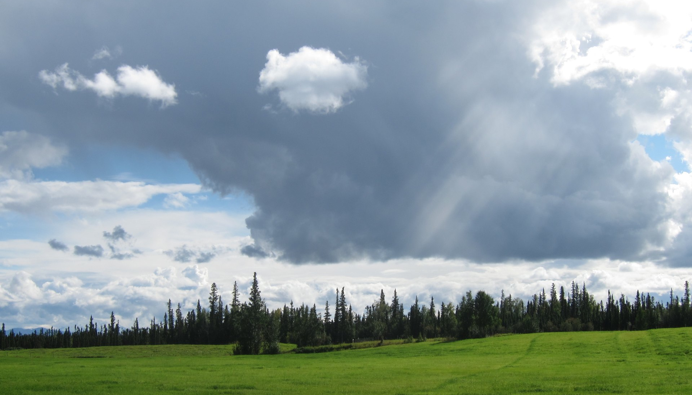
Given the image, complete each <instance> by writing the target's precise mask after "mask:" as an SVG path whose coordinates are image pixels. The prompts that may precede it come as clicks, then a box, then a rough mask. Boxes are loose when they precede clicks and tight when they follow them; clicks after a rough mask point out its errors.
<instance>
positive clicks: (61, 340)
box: [0, 273, 692, 354]
mask: <svg viewBox="0 0 692 395" xmlns="http://www.w3.org/2000/svg"><path fill="white" fill-rule="evenodd" d="M205 305H206V306H203V305H202V303H201V302H200V301H199V300H198V301H197V307H196V308H195V309H193V310H190V311H187V312H183V311H182V309H181V306H180V304H178V305H177V308H175V309H174V307H173V304H172V303H171V301H170V300H169V301H168V306H167V311H166V312H164V315H163V317H164V318H163V321H160V322H157V321H156V318H154V319H152V320H151V321H150V322H149V323H148V325H144V326H140V323H139V320H137V319H135V322H134V325H133V326H132V327H130V328H121V327H120V323H119V322H118V321H117V320H116V318H115V315H114V313H111V317H110V322H108V323H106V324H102V325H99V324H98V323H96V322H94V320H93V318H91V319H90V320H89V323H88V324H87V325H85V326H84V327H83V328H82V327H78V326H76V325H75V326H74V328H72V329H71V328H66V329H64V330H60V329H53V328H51V329H42V330H39V331H37V332H34V333H31V334H17V333H14V332H13V331H10V333H9V334H8V333H6V331H5V324H2V331H1V332H0V349H3V350H5V349H18V348H66V347H95V346H123V345H158V344H236V346H235V348H234V352H235V353H236V354H259V353H268V354H272V353H278V352H279V343H294V344H297V346H298V347H300V348H305V347H308V348H309V347H316V346H325V345H330V344H342V343H351V342H358V341H365V340H375V341H376V340H380V341H384V340H385V339H404V340H405V341H411V342H413V341H422V340H425V339H426V338H440V337H442V338H449V339H470V338H479V337H486V336H491V335H495V334H501V333H533V332H555V331H593V330H599V331H613V330H644V329H653V328H674V327H683V326H689V325H692V311H690V289H689V283H688V282H687V281H686V282H685V287H684V295H683V298H682V300H680V298H679V297H678V296H675V295H674V294H673V290H671V291H670V300H668V301H666V303H665V305H664V304H663V303H661V302H660V301H657V300H654V297H652V296H651V295H649V294H648V293H647V294H646V295H644V294H643V293H640V292H639V291H637V295H636V297H635V299H634V301H633V302H630V301H629V300H628V299H627V298H626V297H625V296H624V295H620V297H619V298H617V299H616V298H615V296H614V295H613V294H611V293H610V291H608V298H607V300H606V301H605V302H604V301H600V302H596V301H595V300H594V298H593V296H592V295H591V294H589V293H588V291H587V290H586V286H585V285H582V286H581V288H580V287H579V285H578V284H575V283H574V282H572V284H571V287H570V289H569V290H565V289H564V287H560V289H559V290H558V289H556V287H555V284H553V286H552V287H551V289H550V290H549V292H548V293H546V291H545V289H544V290H542V291H541V292H540V293H539V294H535V295H533V297H532V298H530V299H529V300H528V301H526V302H524V301H523V300H521V299H519V298H512V296H511V295H509V296H505V295H504V292H503V293H502V296H501V297H500V299H499V300H498V301H496V300H494V299H493V298H492V297H491V296H490V295H488V294H487V293H485V292H484V291H478V292H477V293H476V294H475V295H473V294H472V293H471V291H468V292H467V293H466V295H464V296H463V297H462V298H461V301H460V302H459V303H458V304H457V305H454V304H453V303H451V302H450V303H444V302H443V303H441V304H440V306H439V307H438V306H437V305H436V304H435V300H434V298H430V301H429V302H428V301H425V302H422V301H419V300H418V297H416V301H415V303H414V304H413V305H411V306H409V308H408V310H406V309H405V308H404V305H403V304H401V302H400V301H399V298H398V296H397V293H396V290H395V291H394V295H393V296H392V299H391V300H389V301H388V300H387V299H386V297H385V294H384V291H382V292H380V297H379V298H377V299H376V300H375V301H374V302H373V303H372V305H370V306H367V307H366V308H365V312H364V313H363V314H358V313H354V312H353V309H352V308H351V305H350V304H348V302H347V300H346V297H345V295H344V288H341V290H339V289H337V290H336V293H335V297H334V305H333V306H330V304H329V301H327V302H326V304H325V306H324V309H323V310H321V311H320V312H318V309H317V307H316V306H315V305H314V304H313V305H312V306H308V305H305V304H301V305H300V306H294V305H293V302H291V303H290V304H289V305H284V306H283V308H280V309H276V310H269V309H268V308H267V307H266V305H265V303H264V301H263V300H262V297H261V294H260V289H259V285H258V283H257V274H256V273H255V275H254V276H253V281H252V287H251V291H250V297H249V300H248V301H247V302H244V303H241V302H240V300H239V298H238V286H237V284H234V285H233V300H232V301H231V303H230V304H224V302H223V301H222V299H221V296H220V295H219V293H218V289H217V287H216V283H214V284H212V285H211V290H210V293H209V301H208V304H206V303H205Z"/></svg>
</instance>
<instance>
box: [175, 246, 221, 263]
mask: <svg viewBox="0 0 692 395" xmlns="http://www.w3.org/2000/svg"><path fill="white" fill-rule="evenodd" d="M228 250H229V249H228V247H224V246H212V247H208V248H194V247H193V248H190V247H188V246H186V245H183V246H180V247H178V248H176V249H174V250H167V251H164V254H166V255H168V256H169V257H171V258H172V259H173V260H174V261H176V262H181V263H188V262H192V261H195V262H197V263H208V262H210V261H211V260H212V259H214V258H215V257H216V256H217V255H218V254H220V253H223V252H227V251H228Z"/></svg>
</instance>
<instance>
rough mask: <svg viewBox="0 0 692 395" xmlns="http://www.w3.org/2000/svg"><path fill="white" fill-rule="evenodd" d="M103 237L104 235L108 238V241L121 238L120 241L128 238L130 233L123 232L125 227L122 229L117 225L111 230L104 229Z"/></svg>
mask: <svg viewBox="0 0 692 395" xmlns="http://www.w3.org/2000/svg"><path fill="white" fill-rule="evenodd" d="M103 237H105V238H106V239H108V240H110V241H113V242H116V241H118V240H122V241H125V240H128V239H130V238H131V237H132V235H130V234H129V233H127V232H125V229H123V227H122V226H120V225H117V226H116V227H115V228H113V231H112V232H106V231H104V232H103Z"/></svg>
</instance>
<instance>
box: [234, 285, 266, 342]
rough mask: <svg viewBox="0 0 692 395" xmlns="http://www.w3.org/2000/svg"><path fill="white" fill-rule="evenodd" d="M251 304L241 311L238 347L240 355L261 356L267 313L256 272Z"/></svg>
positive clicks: (251, 291) (251, 292) (244, 306)
mask: <svg viewBox="0 0 692 395" xmlns="http://www.w3.org/2000/svg"><path fill="white" fill-rule="evenodd" d="M249 302H250V303H249V304H243V308H242V309H241V310H242V311H241V321H240V339H238V346H237V347H236V350H237V352H238V353H239V354H259V353H260V351H261V348H262V340H263V335H264V333H263V332H264V324H265V318H266V313H265V308H264V302H263V301H262V296H261V295H260V290H259V284H258V282H257V273H256V272H255V273H254V274H253V276H252V287H251V289H250V301H249Z"/></svg>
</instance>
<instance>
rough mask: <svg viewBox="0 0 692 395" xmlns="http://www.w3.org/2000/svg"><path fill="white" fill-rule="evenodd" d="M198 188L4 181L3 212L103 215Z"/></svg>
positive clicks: (0, 187) (0, 200)
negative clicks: (158, 197)
mask: <svg viewBox="0 0 692 395" xmlns="http://www.w3.org/2000/svg"><path fill="white" fill-rule="evenodd" d="M199 191H200V186H199V185H195V184H160V185H152V184H145V183H143V182H117V181H102V180H96V181H79V182H64V181H32V182H25V181H19V180H5V181H0V212H2V211H15V212H20V213H42V212H51V211H54V212H67V213H70V212H100V211H105V210H117V209H121V208H125V207H136V206H139V205H141V204H144V203H146V202H147V201H148V200H149V199H151V198H152V197H153V196H156V195H160V194H171V193H178V192H180V193H198V192H199Z"/></svg>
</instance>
